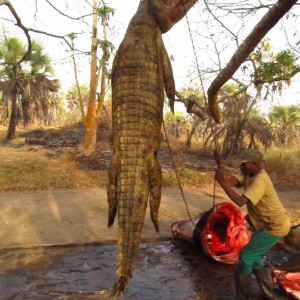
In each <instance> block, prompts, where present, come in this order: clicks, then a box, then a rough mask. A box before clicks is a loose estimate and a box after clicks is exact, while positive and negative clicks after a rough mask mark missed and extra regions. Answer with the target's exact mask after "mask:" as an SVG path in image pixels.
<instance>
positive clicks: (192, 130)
mask: <svg viewBox="0 0 300 300" xmlns="http://www.w3.org/2000/svg"><path fill="white" fill-rule="evenodd" d="M199 123H200V118H196V120H195V121H194V122H193V126H192V129H191V131H190V132H189V134H188V136H187V139H186V143H185V145H186V146H187V147H188V148H191V147H192V138H193V136H194V134H195V131H196V129H197V127H198V125H199Z"/></svg>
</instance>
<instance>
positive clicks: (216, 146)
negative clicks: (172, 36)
mask: <svg viewBox="0 0 300 300" xmlns="http://www.w3.org/2000/svg"><path fill="white" fill-rule="evenodd" d="M185 18H186V22H187V26H188V30H189V35H190V40H191V43H192V48H193V53H194V57H195V62H196V67H197V71H198V75H199V78H200V85H201V90H202V94H203V98H204V101H205V106H206V107H208V102H207V97H206V93H205V90H204V84H203V80H202V77H201V72H200V67H199V63H198V58H197V54H196V49H195V44H194V39H193V35H192V31H191V27H190V22H189V19H188V16H187V15H186V17H185ZM209 122H210V127H211V128H212V135H213V141H214V150H215V151H218V150H219V145H218V144H217V139H216V132H215V130H214V126H212V117H211V115H210V114H209ZM215 205H216V180H214V186H213V205H212V207H215Z"/></svg>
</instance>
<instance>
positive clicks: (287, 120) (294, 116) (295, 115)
mask: <svg viewBox="0 0 300 300" xmlns="http://www.w3.org/2000/svg"><path fill="white" fill-rule="evenodd" d="M269 119H270V121H271V123H275V124H282V125H284V126H285V127H286V126H288V125H296V124H299V123H300V107H299V106H298V105H275V106H273V107H272V111H271V112H270V114H269Z"/></svg>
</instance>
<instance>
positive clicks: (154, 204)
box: [148, 153, 162, 232]
mask: <svg viewBox="0 0 300 300" xmlns="http://www.w3.org/2000/svg"><path fill="white" fill-rule="evenodd" d="M148 175H149V182H150V215H151V220H152V222H153V224H154V227H155V230H156V232H159V225H158V209H159V205H160V199H161V183H162V172H161V167H160V164H159V162H158V160H157V157H156V153H155V154H154V155H151V156H150V157H149V161H148Z"/></svg>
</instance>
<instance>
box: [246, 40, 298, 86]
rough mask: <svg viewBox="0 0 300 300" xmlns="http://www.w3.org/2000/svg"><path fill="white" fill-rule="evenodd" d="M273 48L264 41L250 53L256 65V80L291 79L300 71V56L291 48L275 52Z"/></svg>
mask: <svg viewBox="0 0 300 300" xmlns="http://www.w3.org/2000/svg"><path fill="white" fill-rule="evenodd" d="M271 50H272V48H271V45H270V44H269V43H268V42H266V41H263V42H262V43H261V46H260V47H258V49H257V50H256V51H255V52H254V53H252V54H251V55H250V59H251V60H252V61H253V62H254V64H255V66H256V70H255V73H254V78H255V80H261V81H266V82H272V81H277V80H290V79H291V78H292V77H293V76H294V75H295V74H297V73H298V72H300V66H299V64H298V63H297V60H298V57H297V56H296V55H295V54H294V53H292V52H291V51H290V50H282V51H280V52H278V53H274V52H272V51H271Z"/></svg>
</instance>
